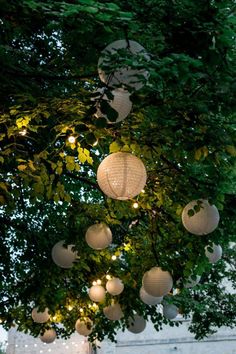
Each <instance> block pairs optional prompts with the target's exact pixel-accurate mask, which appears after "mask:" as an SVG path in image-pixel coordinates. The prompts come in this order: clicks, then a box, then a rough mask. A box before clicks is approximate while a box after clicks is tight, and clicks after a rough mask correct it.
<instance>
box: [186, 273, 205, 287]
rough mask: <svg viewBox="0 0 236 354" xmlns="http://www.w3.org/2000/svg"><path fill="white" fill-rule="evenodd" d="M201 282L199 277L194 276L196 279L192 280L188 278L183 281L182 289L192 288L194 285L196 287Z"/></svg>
mask: <svg viewBox="0 0 236 354" xmlns="http://www.w3.org/2000/svg"><path fill="white" fill-rule="evenodd" d="M200 280H201V277H200V275H197V276H196V279H195V280H194V279H192V277H189V278H188V279H186V280H185V281H184V287H185V288H193V287H194V286H195V285H197V284H198V283H199V282H200Z"/></svg>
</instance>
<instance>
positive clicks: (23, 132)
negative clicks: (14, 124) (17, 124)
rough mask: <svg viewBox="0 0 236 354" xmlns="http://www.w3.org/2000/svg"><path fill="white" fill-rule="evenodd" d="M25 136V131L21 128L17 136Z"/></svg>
mask: <svg viewBox="0 0 236 354" xmlns="http://www.w3.org/2000/svg"><path fill="white" fill-rule="evenodd" d="M26 134H27V129H25V128H23V129H21V130H20V131H19V135H21V136H25V135H26Z"/></svg>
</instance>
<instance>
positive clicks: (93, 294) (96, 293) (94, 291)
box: [89, 285, 106, 302]
mask: <svg viewBox="0 0 236 354" xmlns="http://www.w3.org/2000/svg"><path fill="white" fill-rule="evenodd" d="M105 295H106V291H105V289H104V287H103V286H101V285H93V286H91V288H90V289H89V297H90V299H91V300H92V301H95V302H102V301H104V299H105Z"/></svg>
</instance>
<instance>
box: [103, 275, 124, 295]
mask: <svg viewBox="0 0 236 354" xmlns="http://www.w3.org/2000/svg"><path fill="white" fill-rule="evenodd" d="M106 289H107V291H108V292H109V294H111V295H119V294H121V293H122V291H123V290H124V284H123V283H122V281H121V280H120V279H119V278H112V279H111V280H108V282H107V283H106Z"/></svg>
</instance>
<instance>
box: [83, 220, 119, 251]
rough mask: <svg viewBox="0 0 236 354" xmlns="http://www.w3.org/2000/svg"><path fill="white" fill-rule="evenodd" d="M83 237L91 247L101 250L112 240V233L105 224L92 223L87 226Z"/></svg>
mask: <svg viewBox="0 0 236 354" xmlns="http://www.w3.org/2000/svg"><path fill="white" fill-rule="evenodd" d="M85 239H86V242H87V244H88V245H89V246H90V247H91V248H93V249H95V250H102V249H104V248H106V247H107V246H109V244H110V243H111V242H112V233H111V230H110V228H109V227H108V226H107V225H106V224H103V223H100V224H94V225H92V226H90V227H89V228H88V230H87V232H86V235H85Z"/></svg>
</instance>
